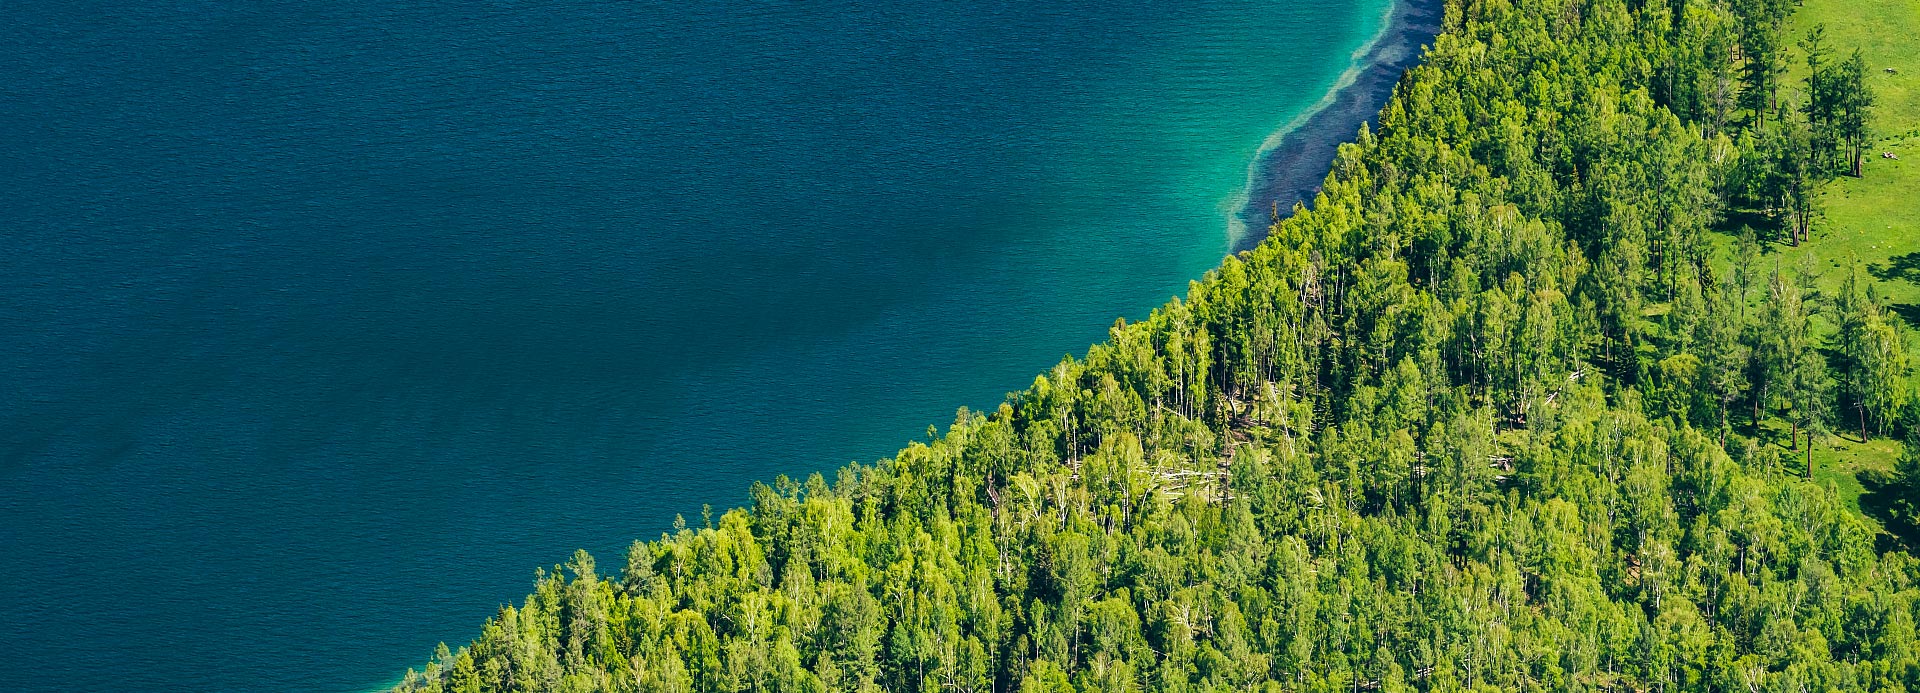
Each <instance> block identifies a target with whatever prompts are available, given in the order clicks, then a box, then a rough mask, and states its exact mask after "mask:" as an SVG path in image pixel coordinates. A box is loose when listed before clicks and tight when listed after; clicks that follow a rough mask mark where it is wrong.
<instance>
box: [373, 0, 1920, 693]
mask: <svg viewBox="0 0 1920 693" xmlns="http://www.w3.org/2000/svg"><path fill="white" fill-rule="evenodd" d="M1793 11H1794V5H1793V4H1792V3H1789V2H1786V1H1785V0H1671V1H1669V2H1662V3H1653V2H1644V0H1635V1H1632V2H1630V1H1628V0H1564V1H1553V2H1549V1H1548V0H1448V3H1447V8H1446V18H1445V23H1444V27H1443V31H1442V32H1441V34H1440V35H1439V37H1438V38H1437V39H1436V40H1435V42H1434V43H1433V45H1432V46H1430V47H1429V49H1428V52H1427V54H1426V57H1425V60H1424V61H1423V62H1422V64H1421V65H1420V66H1418V67H1416V68H1414V69H1412V70H1410V71H1409V72H1408V73H1407V74H1406V75H1405V76H1404V77H1403V78H1402V80H1401V82H1400V83H1399V85H1398V86H1397V88H1396V90H1395V93H1394V95H1393V97H1392V99H1391V100H1390V101H1389V103H1388V104H1387V105H1386V107H1385V108H1384V109H1383V110H1382V112H1381V114H1380V117H1379V119H1378V123H1379V125H1378V127H1377V128H1368V129H1363V130H1362V131H1361V132H1360V133H1358V136H1357V138H1356V139H1355V141H1354V142H1352V143H1349V144H1347V145H1343V146H1342V147H1341V149H1340V151H1339V153H1338V155H1337V157H1336V159H1335V161H1334V162H1333V163H1332V170H1331V171H1330V172H1329V174H1328V176H1327V178H1326V181H1325V184H1324V186H1323V188H1322V190H1321V191H1320V192H1319V194H1318V195H1317V197H1316V198H1315V199H1314V200H1313V203H1312V204H1311V205H1302V206H1298V207H1296V208H1295V209H1294V210H1293V211H1292V213H1291V214H1290V215H1288V216H1286V217H1285V218H1284V219H1277V220H1276V221H1275V223H1274V224H1273V226H1272V228H1271V230H1270V235H1269V237H1268V238H1267V240H1266V241H1265V242H1264V243H1262V244H1261V245H1260V246H1258V247H1257V248H1255V249H1253V250H1249V251H1247V252H1244V253H1240V254H1238V255H1235V256H1232V257H1228V258H1226V259H1225V261H1224V262H1223V264H1222V265H1221V266H1220V267H1219V268H1218V269H1216V270H1214V271H1213V272H1210V273H1209V274H1208V275H1207V276H1206V277H1205V278H1203V279H1202V280H1200V281H1196V282H1194V283H1193V284H1192V285H1191V286H1190V287H1189V291H1188V293H1187V296H1186V297H1185V298H1184V299H1176V300H1174V301H1172V302H1170V303H1168V304H1167V305H1165V306H1164V307H1162V308H1160V309H1159V310H1157V311H1155V312H1154V313H1153V314H1152V316H1151V317H1150V318H1148V319H1147V320H1144V321H1141V322H1137V323H1131V324H1129V323H1126V322H1124V321H1121V322H1116V323H1115V324H1114V325H1113V327H1112V329H1111V331H1110V333H1109V339H1108V341H1106V342H1105V343H1103V344H1100V345H1096V346H1094V347H1093V348H1091V349H1090V350H1089V351H1088V352H1087V353H1086V354H1085V355H1084V357H1083V358H1072V357H1069V358H1066V359H1064V360H1062V361H1061V362H1060V363H1058V364H1057V365H1055V366H1053V367H1052V368H1051V369H1050V370H1048V371H1047V372H1045V373H1044V374H1042V375H1040V376H1039V377H1036V378H1035V379H1034V381H1033V384H1032V386H1031V387H1029V388H1027V389H1026V390H1025V391H1022V392H1018V393H1013V394H1010V395H1009V396H1008V398H1007V400H1006V401H1005V402H1004V403H1003V404H1000V405H999V407H998V408H997V409H995V410H994V411H987V412H975V411H968V410H965V409H962V410H961V411H960V412H959V413H958V414H957V416H956V417H955V419H954V421H953V422H952V424H951V426H950V427H948V428H947V429H946V430H945V431H944V432H941V431H938V430H936V429H929V430H928V432H927V436H926V438H925V439H924V440H922V441H919V442H915V443H912V444H910V445H909V446H908V447H906V448H905V449H903V450H901V451H899V452H898V453H897V454H896V455H895V456H894V457H893V458H891V459H887V460H882V461H879V462H877V463H874V464H866V465H851V466H848V467H845V468H842V469H840V470H839V471H838V472H837V474H836V475H834V476H833V478H831V479H829V478H827V477H826V476H823V475H819V474H815V475H812V476H809V477H808V478H806V479H805V480H793V479H789V478H786V477H780V478H778V479H775V480H774V481H773V482H772V483H771V484H770V485H768V484H757V485H755V486H754V487H753V488H752V489H751V496H750V498H751V504H750V507H747V508H742V509H735V510H729V511H725V512H721V513H717V514H716V513H713V512H711V511H708V512H704V513H702V517H700V518H699V519H698V520H696V521H694V522H692V523H688V522H685V521H679V522H676V523H675V524H676V526H675V528H674V531H673V532H671V533H669V534H666V535H663V536H661V537H660V538H659V539H658V540H655V541H638V542H635V543H634V544H633V545H632V547H631V548H630V549H629V551H628V553H627V555H626V556H624V557H621V558H623V559H624V560H622V561H620V562H619V563H618V564H617V565H614V566H603V565H600V564H598V563H597V562H596V561H595V560H594V558H593V557H592V556H589V555H587V554H586V553H585V552H580V553H577V554H575V555H574V557H573V558H572V560H570V561H568V562H566V563H565V564H563V565H558V566H554V567H553V568H552V569H551V570H550V571H542V572H540V573H539V575H538V577H537V579H536V581H535V584H534V589H533V593H532V594H531V595H529V596H528V597H527V598H526V600H525V601H524V602H523V603H522V604H520V605H518V606H508V607H505V608H503V609H502V610H501V611H500V612H499V613H498V615H497V616H496V617H494V618H492V619H491V620H489V621H488V622H487V623H486V624H485V626H484V628H483V630H482V631H481V632H480V634H479V635H478V637H477V638H476V639H474V640H473V641H472V642H471V643H470V644H468V645H465V646H462V647H459V648H457V649H452V648H448V647H446V646H444V645H443V646H441V648H440V649H439V651H438V652H436V653H435V654H434V655H433V657H432V659H431V660H430V661H428V662H427V663H426V664H425V665H424V667H423V668H421V669H419V670H415V671H410V672H408V674H407V676H406V678H405V679H404V680H403V681H402V682H400V683H399V685H398V686H397V687H396V688H395V689H394V690H396V691H400V692H407V693H412V692H423V691H433V692H439V691H462V692H478V691H934V690H954V691H964V692H968V693H972V692H975V691H991V692H1000V691H1007V692H1010V693H1012V692H1020V693H1026V692H1032V693H1041V692H1059V693H1070V692H1080V693H1084V692H1087V691H1210V690H1259V691H1327V692H1335V691H1347V692H1351V693H1358V692H1360V691H1396V692H1397V691H1435V692H1438V691H1496V690H1498V691H1523V690H1524V691H1640V692H1645V691H1658V692H1659V693H1667V692H1668V691H1730V692H1731V691H1744V692H1749V693H1760V692H1763V691H1778V692H1781V693H1807V692H1813V691H1905V690H1920V638H1917V637H1916V636H1917V633H1916V618H1920V562H1917V561H1916V560H1915V559H1914V557H1913V556H1912V555H1911V554H1910V553H1909V552H1908V548H1909V547H1908V546H1907V544H1906V539H1905V537H1912V536H1915V533H1914V532H1913V528H1912V526H1911V523H1912V522H1913V521H1914V520H1915V519H1916V518H1920V508H1916V507H1913V506H1915V505H1916V504H1920V455H1914V454H1908V455H1906V456H1904V457H1902V459H1901V460H1900V463H1899V465H1898V468H1897V470H1896V471H1895V472H1893V473H1892V474H1890V475H1887V478H1884V479H1881V480H1880V481H1881V483H1883V484H1884V485H1885V486H1886V488H1887V491H1886V492H1887V493H1888V494H1889V495H1890V497H1892V498H1895V499H1896V502H1895V503H1894V504H1893V505H1894V507H1893V508H1892V509H1891V511H1890V512H1889V514H1888V515H1887V516H1886V518H1885V522H1886V523H1887V524H1886V527H1885V530H1883V529H1882V526H1881V524H1880V523H1878V522H1876V521H1874V520H1871V519H1869V518H1867V517H1865V516H1863V515H1862V514H1861V513H1860V512H1859V511H1858V510H1857V509H1856V508H1854V507H1853V506H1852V505H1851V504H1850V503H1849V502H1848V501H1847V500H1845V499H1843V498H1841V497H1840V496H1838V495H1837V494H1836V493H1835V491H1834V489H1833V488H1832V487H1831V485H1829V484H1823V483H1817V482H1815V481H1814V479H1813V467H1812V460H1813V457H1812V454H1813V449H1814V447H1815V446H1816V445H1817V444H1819V441H1821V440H1826V439H1831V437H1833V436H1838V435H1846V436H1857V437H1858V438H1860V439H1862V440H1863V441H1864V440H1865V439H1867V438H1870V437H1872V438H1895V439H1900V438H1907V437H1912V438H1915V440H1914V444H1913V445H1909V446H1908V449H1909V450H1915V449H1920V397H1916V396H1915V395H1914V393H1913V391H1912V386H1911V385H1910V382H1909V381H1910V378H1909V375H1910V364H1909V363H1908V358H1909V357H1908V353H1909V352H1908V343H1907V342H1908V337H1907V336H1906V335H1905V330H1906V328H1905V326H1904V325H1903V324H1902V323H1901V321H1900V319H1899V317H1898V316H1897V315H1894V314H1892V313H1891V312H1890V310H1889V308H1888V306H1887V305H1886V301H1885V299H1884V298H1883V297H1881V296H1879V295H1878V292H1877V291H1876V290H1875V289H1874V288H1873V285H1872V283H1871V282H1870V281H1867V280H1866V278H1865V269H1864V268H1863V267H1861V266H1859V264H1858V263H1845V262H1843V263H1841V264H1840V265H1839V266H1838V269H1833V268H1829V267H1822V266H1815V265H1813V264H1812V263H1801V264H1800V265H1799V266H1793V265H1790V264H1788V263H1782V262H1780V261H1779V260H1778V259H1777V257H1769V256H1770V255H1774V254H1773V253H1770V252H1769V250H1768V249H1769V248H1777V247H1792V246H1795V245H1799V244H1801V243H1806V242H1808V241H1809V240H1810V239H1813V238H1815V237H1817V236H1818V235H1819V234H1820V233H1822V219H1823V209H1822V201H1821V200H1822V198H1821V197H1820V196H1819V195H1817V194H1816V193H1817V191H1818V190H1819V189H1820V186H1822V185H1824V184H1826V182H1827V181H1829V180H1830V179H1834V178H1836V177H1841V176H1859V175H1861V172H1862V169H1861V163H1862V158H1863V157H1864V156H1867V155H1868V154H1869V152H1867V151H1865V150H1866V149H1867V147H1868V146H1869V144H1868V143H1869V142H1870V136H1869V133H1870V131H1871V127H1872V125H1871V123H1872V117H1873V107H1874V95H1873V93H1872V90H1871V89H1870V88H1869V86H1868V84H1867V83H1866V81H1865V76H1866V75H1867V74H1868V72H1869V67H1868V66H1867V65H1866V64H1865V61H1864V60H1863V58H1862V57H1861V55H1860V53H1858V52H1857V51H1854V50H1852V49H1850V48H1849V47H1846V46H1839V45H1834V42H1833V41H1831V40H1829V39H1828V38H1827V37H1826V36H1825V35H1824V32H1822V31H1821V30H1818V29H1816V30H1814V31H1812V32H1809V33H1804V34H1803V33H1801V32H1798V31H1791V32H1790V31H1789V30H1788V26H1789V22H1788V19H1789V17H1790V16H1791V14H1792V12H1793ZM1832 272H1838V273H1839V276H1833V275H1832V274H1831V273H1832ZM1823 273H1824V274H1823ZM1822 277H1825V279H1824V280H1822V279H1821V278H1822ZM1835 287H1837V288H1835Z"/></svg>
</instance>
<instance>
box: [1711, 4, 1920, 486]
mask: <svg viewBox="0 0 1920 693" xmlns="http://www.w3.org/2000/svg"><path fill="white" fill-rule="evenodd" d="M1822 24H1823V25H1825V26H1826V32H1827V42H1828V45H1830V46H1832V47H1833V51H1834V55H1836V56H1838V57H1845V56H1846V55H1849V54H1851V53H1852V51H1853V49H1855V48H1859V49H1860V51H1861V54H1862V55H1863V57H1865V58H1866V61H1867V67H1868V84H1869V85H1871V86H1872V88H1873V91H1874V95H1875V97H1876V102H1875V108H1874V112H1873V128H1874V132H1875V133H1876V134H1877V135H1878V136H1879V138H1880V139H1879V141H1878V142H1876V143H1875V144H1874V145H1872V146H1871V147H1870V148H1869V149H1868V152H1867V157H1866V163H1865V165H1864V166H1863V170H1862V174H1863V175H1862V177H1861V178H1851V177H1842V178H1840V179H1838V180H1835V181H1833V182H1831V183H1829V184H1828V185H1827V186H1826V188H1825V190H1824V192H1823V195H1822V197H1823V202H1824V203H1825V204H1824V206H1825V208H1826V215H1825V219H1823V220H1821V221H1820V222H1818V223H1817V224H1816V225H1815V227H1814V232H1813V238H1812V240H1811V241H1810V242H1808V243H1805V244H1803V245H1801V246H1800V247H1797V248H1796V247H1791V246H1789V245H1786V244H1785V243H1784V242H1782V243H1772V244H1769V246H1768V248H1767V250H1768V255H1767V258H1766V260H1767V261H1768V263H1769V264H1771V261H1774V260H1777V261H1778V262H1779V263H1780V265H1781V267H1782V269H1783V270H1785V271H1789V272H1790V271H1792V270H1793V269H1794V268H1797V267H1800V266H1801V263H1802V262H1803V261H1804V259H1805V256H1808V255H1811V256H1813V259H1814V262H1815V266H1816V267H1818V268H1819V269H1818V271H1819V272H1820V273H1821V277H1820V279H1819V281H1818V282H1817V284H1818V286H1820V288H1821V289H1822V290H1825V291H1833V290H1835V289H1837V288H1838V287H1839V284H1840V282H1841V281H1842V279H1843V278H1844V277H1845V276H1846V275H1847V273H1848V272H1849V271H1850V268H1849V267H1848V265H1849V263H1851V262H1855V261H1857V262H1859V263H1861V264H1863V265H1864V266H1865V267H1866V269H1867V272H1868V277H1869V278H1870V279H1872V280H1873V281H1874V284H1875V287H1876V288H1877V289H1878V291H1879V293H1880V295H1881V296H1883V297H1884V298H1885V299H1886V301H1887V303H1888V305H1889V306H1890V307H1891V308H1892V309H1893V311H1894V312H1895V313H1896V314H1897V315H1899V316H1900V317H1901V318H1903V320H1904V322H1905V324H1906V327H1907V328H1908V329H1907V332H1908V342H1907V349H1908V353H1909V354H1911V355H1912V357H1913V362H1914V363H1915V364H1920V338H1916V337H1915V336H1914V334H1913V333H1914V331H1915V328H1920V0H1844V1H1843V0H1808V1H1807V2H1806V3H1805V5H1804V6H1803V7H1801V8H1799V10H1798V11H1797V12H1796V13H1795V14H1794V18H1793V24H1792V26H1791V27H1789V29H1788V32H1789V36H1788V38H1789V39H1790V40H1795V41H1797V40H1798V39H1799V38H1801V37H1804V36H1806V35H1807V32H1808V31H1809V30H1810V29H1812V28H1813V27H1814V26H1815V25H1822ZM1794 53H1795V58H1794V62H1793V63H1792V66H1793V70H1792V71H1791V72H1790V75H1789V77H1788V83H1789V84H1792V85H1795V86H1796V88H1797V87H1798V85H1800V84H1803V81H1802V80H1803V79H1804V77H1805V71H1806V67H1805V62H1804V57H1803V54H1800V53H1799V51H1797V50H1796V51H1794ZM1887 68H1893V70H1894V71H1893V72H1892V73H1889V72H1887V71H1886V69H1887ZM1889 151H1890V152H1893V153H1895V154H1896V155H1898V156H1899V157H1900V158H1899V159H1884V158H1881V156H1880V154H1881V152H1889ZM1715 240H1716V242H1717V243H1719V244H1721V245H1723V246H1731V245H1732V238H1731V237H1728V236H1725V235H1721V236H1720V237H1719V238H1717V239H1715ZM1841 419H1842V426H1843V427H1844V423H1845V421H1846V417H1845V416H1842V417H1841ZM1776 428H1777V429H1779V430H1774V429H1776ZM1762 429H1763V430H1762V431H1761V432H1760V433H1761V437H1762V438H1763V439H1765V440H1767V441H1769V442H1768V444H1770V445H1775V446H1779V447H1780V449H1781V450H1782V458H1783V460H1791V461H1792V462H1790V463H1789V468H1795V467H1794V466H1793V464H1794V463H1799V464H1804V460H1805V459H1806V458H1805V457H1803V455H1804V454H1805V453H1804V452H1793V453H1791V454H1788V453H1787V452H1786V448H1785V446H1784V443H1785V442H1786V438H1787V430H1786V425H1785V424H1784V423H1782V422H1779V421H1768V422H1766V423H1765V424H1763V425H1762ZM1840 433H1841V434H1840V435H1836V436H1829V437H1827V438H1826V439H1825V440H1821V441H1819V442H1818V444H1816V445H1815V446H1814V452H1813V479H1814V481H1815V482H1816V483H1819V484H1821V485H1823V486H1825V485H1829V484H1831V486H1832V487H1833V488H1834V490H1835V491H1836V492H1838V493H1839V495H1840V497H1841V498H1842V499H1844V500H1845V501H1846V502H1847V503H1848V504H1849V505H1851V506H1852V507H1854V508H1855V509H1859V510H1861V511H1862V514H1864V515H1865V516H1867V517H1868V518H1869V519H1870V520H1874V521H1875V522H1876V523H1878V521H1879V520H1880V519H1881V518H1880V516H1881V515H1882V514H1883V508H1881V507H1880V506H1881V505H1883V503H1882V502H1881V500H1883V499H1877V497H1876V496H1875V494H1874V493H1873V489H1872V488H1870V486H1871V485H1872V480H1873V479H1875V478H1878V476H1877V475H1880V474H1884V473H1886V472H1889V471H1891V470H1892V469H1893V466H1894V463H1895V460H1896V459H1897V458H1898V457H1899V454H1900V444H1899V443H1898V442H1896V441H1892V440H1886V439H1873V440H1868V441H1865V442H1861V441H1858V440H1855V439H1854V436H1857V435H1858V433H1853V434H1848V433H1846V432H1845V431H1841V432H1840Z"/></svg>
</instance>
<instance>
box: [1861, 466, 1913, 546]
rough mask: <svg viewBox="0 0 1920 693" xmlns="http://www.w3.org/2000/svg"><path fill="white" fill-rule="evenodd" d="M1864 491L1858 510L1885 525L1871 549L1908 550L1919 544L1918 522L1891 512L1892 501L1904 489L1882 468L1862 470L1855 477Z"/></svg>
mask: <svg viewBox="0 0 1920 693" xmlns="http://www.w3.org/2000/svg"><path fill="white" fill-rule="evenodd" d="M1857 478H1858V479H1860V485H1861V486H1864V487H1866V489H1867V490H1866V492H1865V493H1862V494H1860V511H1861V512H1864V513H1866V514H1867V516H1868V517H1871V518H1873V519H1875V520H1877V521H1879V522H1880V526H1881V527H1884V528H1886V530H1887V532H1886V534H1883V535H1881V536H1880V538H1879V541H1877V542H1876V543H1877V544H1879V545H1878V546H1876V547H1875V549H1877V550H1879V551H1883V552H1884V551H1892V550H1903V551H1912V550H1913V549H1916V548H1920V526H1915V525H1913V524H1912V523H1910V522H1908V521H1907V520H1904V519H1902V518H1900V517H1897V516H1895V515H1894V512H1893V508H1894V502H1895V501H1897V500H1899V499H1900V496H1901V494H1903V493H1907V492H1908V490H1907V489H1906V488H1903V487H1902V486H1901V485H1900V484H1897V483H1895V481H1894V479H1892V478H1891V477H1889V476H1887V474H1886V473H1885V472H1880V471H1873V470H1868V471H1863V472H1860V474H1859V476H1858V477H1857Z"/></svg>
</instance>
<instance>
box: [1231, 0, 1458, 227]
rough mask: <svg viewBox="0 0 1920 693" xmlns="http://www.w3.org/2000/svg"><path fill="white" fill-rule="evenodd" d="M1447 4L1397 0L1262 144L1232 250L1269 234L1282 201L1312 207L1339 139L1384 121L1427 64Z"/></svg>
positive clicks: (1237, 210)
mask: <svg viewBox="0 0 1920 693" xmlns="http://www.w3.org/2000/svg"><path fill="white" fill-rule="evenodd" d="M1445 8H1446V2H1445V0H1394V2H1393V3H1392V6H1391V7H1390V8H1389V9H1388V10H1387V19H1386V21H1385V22H1383V23H1382V25H1381V28H1380V32H1379V33H1378V34H1375V35H1374V38H1373V40H1371V41H1369V42H1368V43H1367V44H1366V45H1365V46H1362V47H1361V48H1360V50H1359V51H1356V52H1355V54H1354V56H1355V57H1354V61H1353V64H1352V65H1351V66H1349V67H1348V68H1347V70H1346V71H1345V72H1343V73H1341V75H1340V79H1339V80H1338V81H1336V82H1335V83H1334V86H1333V88H1331V89H1329V90H1327V94H1326V95H1325V96H1323V97H1321V99H1320V101H1319V102H1318V103H1315V104H1314V105H1313V106H1312V107H1309V108H1308V109H1307V110H1306V111H1304V112H1302V113H1301V114H1300V115H1298V116H1296V117H1295V118H1294V119H1293V120H1292V121H1291V122H1288V123H1287V124H1286V125H1285V126H1283V127H1281V128H1280V129H1279V130H1276V131H1274V133H1273V134H1272V135H1270V136H1268V138H1267V141H1265V142H1263V143H1261V145H1260V150H1259V151H1258V152H1256V153H1255V154H1254V155H1253V160H1252V161H1251V162H1250V163H1249V164H1248V165H1247V184H1246V186H1245V187H1244V188H1242V190H1241V192H1240V195H1239V199H1237V200H1236V201H1235V202H1234V204H1233V207H1232V212H1231V213H1230V214H1229V216H1228V218H1227V226H1228V229H1227V230H1228V246H1229V248H1228V249H1229V252H1234V253H1237V252H1240V251H1243V250H1250V249H1252V248H1253V247H1254V246H1256V245H1259V244H1260V242H1261V241H1263V240H1266V237H1267V229H1268V227H1269V226H1271V225H1272V223H1273V222H1274V221H1276V219H1275V218H1274V206H1275V205H1276V204H1277V205H1278V206H1279V208H1280V210H1281V211H1280V218H1285V217H1286V216H1287V215H1288V214H1289V210H1291V209H1292V208H1293V205H1294V203H1295V202H1302V203H1306V204H1307V205H1308V206H1312V203H1313V196H1314V193H1316V192H1318V191H1319V190H1320V184H1321V183H1322V182H1323V181H1325V180H1326V177H1327V172H1328V171H1329V170H1330V168H1329V167H1330V166H1331V165H1332V163H1333V156H1334V153H1335V152H1336V151H1337V150H1338V149H1339V147H1340V144H1341V143H1343V142H1351V141H1353V139H1354V135H1355V134H1356V133H1357V132H1359V130H1360V125H1361V124H1362V123H1365V124H1368V125H1371V126H1377V125H1378V123H1379V116H1380V109H1381V108H1383V107H1385V106H1386V104H1387V100H1388V99H1390V98H1392V97H1393V89H1394V86H1395V85H1397V84H1399V82H1400V76H1401V75H1402V74H1403V73H1405V72H1406V70H1408V69H1409V68H1412V67H1413V66H1415V65H1418V64H1419V63H1420V58H1421V57H1422V56H1423V55H1424V52H1425V51H1424V50H1423V48H1424V47H1425V46H1427V45H1429V44H1431V43H1433V40H1434V38H1435V37H1436V36H1438V35H1439V34H1440V24H1441V21H1442V18H1443V17H1444V16H1445V14H1446V9H1445Z"/></svg>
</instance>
